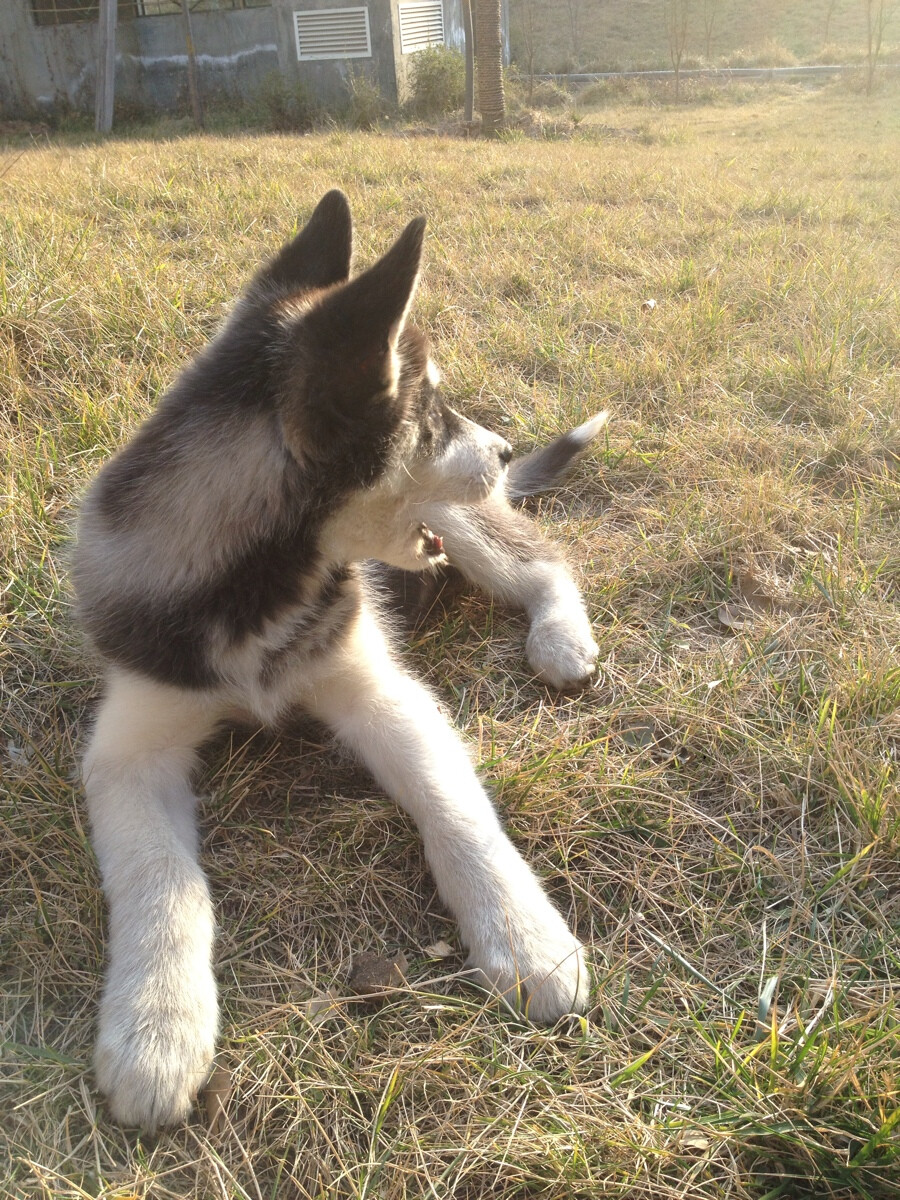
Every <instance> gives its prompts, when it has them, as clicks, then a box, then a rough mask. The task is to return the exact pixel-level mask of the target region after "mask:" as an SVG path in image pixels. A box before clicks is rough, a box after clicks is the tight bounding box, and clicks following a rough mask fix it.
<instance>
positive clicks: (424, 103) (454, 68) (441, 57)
mask: <svg viewBox="0 0 900 1200" xmlns="http://www.w3.org/2000/svg"><path fill="white" fill-rule="evenodd" d="M409 91H410V94H409V101H408V108H409V111H410V112H411V113H413V114H414V115H415V116H417V117H436V116H439V115H440V114H441V113H449V112H453V111H454V110H455V109H457V108H462V105H463V103H464V101H465V98H466V64H465V59H464V58H463V56H462V55H461V54H459V53H457V51H456V50H451V49H450V48H449V47H448V46H429V47H428V49H427V50H420V51H419V53H418V54H414V55H413V56H412V61H411V62H410V68H409Z"/></svg>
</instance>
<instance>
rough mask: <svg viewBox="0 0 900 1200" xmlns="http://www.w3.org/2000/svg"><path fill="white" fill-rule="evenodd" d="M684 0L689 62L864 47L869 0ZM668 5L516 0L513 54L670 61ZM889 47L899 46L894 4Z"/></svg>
mask: <svg viewBox="0 0 900 1200" xmlns="http://www.w3.org/2000/svg"><path fill="white" fill-rule="evenodd" d="M681 2H682V3H685V4H687V7H688V33H687V41H686V44H685V55H686V57H685V61H684V62H683V63H682V66H688V65H692V66H699V65H701V64H703V63H705V62H709V63H712V64H722V63H728V64H730V65H731V66H744V65H751V64H757V63H758V64H759V65H761V66H788V65H790V64H791V63H795V62H807V63H808V62H828V63H835V62H855V61H857V60H858V59H859V58H860V57H861V56H863V55H864V54H865V50H866V10H865V4H864V0H833V2H832V0H779V2H778V3H776V2H775V0H681ZM887 7H888V9H889V10H890V9H891V5H890V4H888V6H887ZM663 10H664V4H663V0H510V37H511V39H512V50H513V57H514V58H515V60H516V61H517V62H518V63H519V64H520V66H524V65H526V64H527V61H528V46H529V44H530V43H533V45H534V50H535V67H536V69H537V70H539V71H541V70H543V71H569V70H579V69H580V70H595V71H607V70H608V71H619V70H629V69H631V70H636V69H642V68H652V67H669V66H671V63H670V61H669V44H668V41H667V40H666V26H665V21H664V19H663ZM707 25H709V26H710V30H711V32H710V38H709V44H708V50H709V53H708V54H707V37H706V29H707ZM530 31H533V33H531V36H529V33H530ZM884 49H885V51H886V52H887V53H888V54H889V55H893V56H896V53H897V51H898V50H900V13H898V12H897V11H896V7H895V6H894V11H893V13H892V16H891V20H890V22H889V23H888V25H887V29H886V34H885V47H884Z"/></svg>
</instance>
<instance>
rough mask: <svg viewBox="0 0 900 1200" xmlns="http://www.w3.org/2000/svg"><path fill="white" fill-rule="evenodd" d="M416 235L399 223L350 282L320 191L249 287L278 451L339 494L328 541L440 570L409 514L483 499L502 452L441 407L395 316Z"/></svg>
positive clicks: (430, 542) (417, 254) (420, 222)
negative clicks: (262, 320) (266, 364)
mask: <svg viewBox="0 0 900 1200" xmlns="http://www.w3.org/2000/svg"><path fill="white" fill-rule="evenodd" d="M424 232H425V220H424V218H422V217H419V218H417V219H416V220H414V221H411V222H410V224H409V225H407V227H406V229H405V230H404V231H403V233H402V234H401V235H400V237H399V238H398V239H397V241H396V242H395V243H394V245H393V246H392V247H391V249H390V250H389V251H388V252H387V254H385V255H384V257H383V258H381V259H380V260H379V261H378V262H377V263H376V264H375V265H374V266H373V267H370V268H369V270H367V271H364V272H363V273H362V274H360V275H357V276H356V277H355V278H354V279H352V280H351V279H350V260H351V253H352V225H351V218H350V209H349V206H348V204H347V200H346V197H344V196H343V194H342V193H341V192H337V191H335V192H329V193H328V195H326V196H325V197H324V198H323V200H322V201H321V202H320V203H319V205H318V207H317V208H316V210H315V212H314V213H313V215H312V217H311V218H310V220H309V223H308V224H307V225H306V227H305V228H304V229H303V230H302V231H301V233H300V234H299V235H298V236H297V237H296V238H295V239H294V240H293V241H292V242H290V243H288V245H287V246H285V247H284V248H283V249H282V251H281V252H280V253H279V254H278V255H277V256H276V257H275V258H274V259H273V260H272V262H270V263H269V264H268V265H267V266H266V267H265V268H263V270H262V271H261V272H260V273H259V275H258V276H257V277H256V279H255V280H254V283H253V285H252V287H251V295H254V296H255V298H257V299H258V300H263V302H264V303H265V305H266V306H267V310H268V312H269V313H270V315H271V317H272V319H273V321H274V322H275V328H276V330H277V332H276V336H275V338H274V343H273V347H272V355H273V372H272V379H273V385H274V388H275V398H276V408H277V412H278V419H279V422H280V427H281V431H282V436H283V438H284V441H285V445H286V446H287V448H288V449H289V451H290V453H291V454H292V455H293V457H294V458H295V459H296V460H297V462H298V463H299V464H300V465H301V466H309V467H311V468H313V469H314V470H315V471H316V472H317V473H319V474H320V476H321V475H322V473H323V472H324V477H325V478H326V479H327V480H328V482H329V485H330V486H333V487H334V489H335V490H336V491H338V492H340V494H341V495H342V496H343V497H344V498H345V499H344V500H343V502H342V505H341V510H340V513H339V515H338V517H337V518H335V520H334V521H332V522H331V526H330V530H329V534H328V536H330V537H331V538H332V540H334V541H335V542H337V543H340V546H339V547H336V548H337V549H340V550H341V552H342V553H346V554H347V555H348V556H351V557H367V558H380V559H382V560H383V561H386V562H389V563H392V564H393V565H396V566H400V567H405V568H407V569H418V568H421V567H422V566H427V565H428V564H429V563H435V562H440V561H442V558H441V547H440V537H439V536H435V534H432V533H431V531H430V530H427V529H423V527H422V525H421V521H420V520H419V519H417V518H416V515H415V513H416V509H417V507H421V505H422V504H424V503H427V502H431V501H442V502H449V503H459V504H466V503H474V502H477V501H479V500H481V499H483V498H484V497H486V496H487V495H488V494H489V493H490V492H491V491H492V490H493V489H494V488H495V487H497V485H498V484H499V483H500V481H501V479H502V477H503V475H504V473H505V471H506V466H507V463H508V462H509V459H510V456H511V450H510V448H509V446H508V445H507V443H506V442H505V441H504V440H503V439H502V438H499V437H497V436H495V435H494V434H492V433H490V432H489V431H488V430H486V429H483V428H482V427H481V426H479V425H476V424H474V423H473V422H471V421H468V420H466V419H465V418H464V417H462V416H460V415H459V414H458V413H457V412H455V411H454V410H453V409H452V408H451V407H450V406H449V405H448V404H447V403H446V401H445V400H444V399H443V397H442V395H441V391H440V384H439V375H438V372H437V370H436V368H435V367H434V365H433V363H432V361H431V359H430V356H429V352H428V343H427V341H426V339H425V337H424V336H423V335H422V334H421V333H420V332H419V331H418V330H417V329H415V328H414V327H413V326H412V325H411V324H410V323H409V322H408V320H407V318H408V313H409V309H410V306H411V304H412V301H413V297H414V295H415V290H416V285H417V283H418V278H419V272H420V268H421V261H422V241H423V237H424ZM436 533H437V535H439V533H440V531H439V530H438V531H436Z"/></svg>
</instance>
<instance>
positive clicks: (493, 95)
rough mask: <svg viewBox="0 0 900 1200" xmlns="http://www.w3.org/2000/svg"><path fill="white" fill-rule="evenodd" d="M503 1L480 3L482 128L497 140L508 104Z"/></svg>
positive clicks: (477, 7)
mask: <svg viewBox="0 0 900 1200" xmlns="http://www.w3.org/2000/svg"><path fill="white" fill-rule="evenodd" d="M500 20H501V17H500V0H476V3H475V56H476V59H477V63H478V107H479V109H480V110H481V129H482V132H483V133H484V134H485V135H486V136H488V137H493V136H494V135H495V134H496V133H497V132H498V130H499V129H500V128H501V127H502V125H503V120H504V118H505V116H506V101H505V99H504V96H503V38H502V35H501V32H500V28H501V26H500Z"/></svg>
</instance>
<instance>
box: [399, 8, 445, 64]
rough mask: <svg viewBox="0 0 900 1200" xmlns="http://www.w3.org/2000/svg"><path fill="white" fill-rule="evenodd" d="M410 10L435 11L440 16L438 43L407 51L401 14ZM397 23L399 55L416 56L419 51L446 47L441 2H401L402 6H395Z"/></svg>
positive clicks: (430, 43)
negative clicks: (439, 38)
mask: <svg viewBox="0 0 900 1200" xmlns="http://www.w3.org/2000/svg"><path fill="white" fill-rule="evenodd" d="M411 8H430V9H432V10H434V9H437V11H438V12H439V13H440V15H441V40H440V41H439V42H429V43H428V44H427V45H426V46H417V47H416V48H415V49H414V50H407V48H406V46H404V44H403V13H404V12H408V11H409V10H410V9H411ZM397 21H398V24H399V26H400V53H401V54H418V53H419V52H420V51H422V50H428V49H430V48H431V47H432V46H446V44H447V31H446V29H445V27H444V5H443V3H442V0H403V3H402V4H398V5H397Z"/></svg>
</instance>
